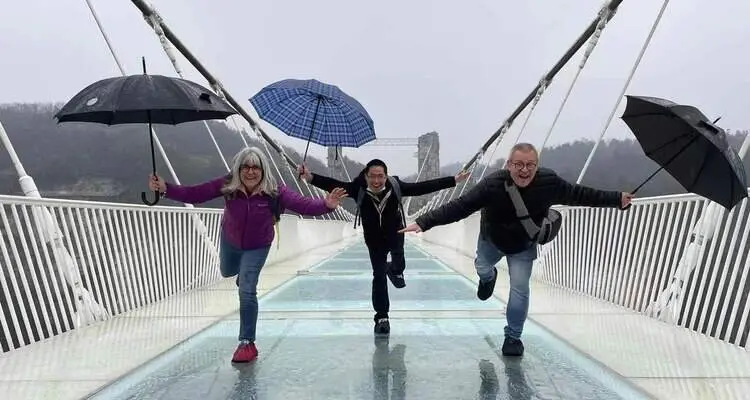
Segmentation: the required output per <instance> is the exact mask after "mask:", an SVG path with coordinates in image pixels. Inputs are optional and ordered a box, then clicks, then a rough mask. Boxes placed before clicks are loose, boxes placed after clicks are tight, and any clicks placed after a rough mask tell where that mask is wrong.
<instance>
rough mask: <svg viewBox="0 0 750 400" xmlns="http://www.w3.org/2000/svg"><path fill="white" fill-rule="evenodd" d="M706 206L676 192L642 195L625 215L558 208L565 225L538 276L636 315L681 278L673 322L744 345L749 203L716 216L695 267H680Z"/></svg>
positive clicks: (749, 304) (749, 309)
mask: <svg viewBox="0 0 750 400" xmlns="http://www.w3.org/2000/svg"><path fill="white" fill-rule="evenodd" d="M709 204H710V203H709V202H708V201H706V200H705V199H704V198H702V197H699V196H696V195H676V196H661V197H653V198H645V199H640V200H638V201H636V202H634V204H633V207H632V208H631V209H630V210H628V211H625V212H623V211H619V210H615V209H607V208H578V207H575V208H574V207H561V208H559V210H560V211H561V212H562V213H563V215H564V222H563V228H562V230H561V233H560V235H559V237H558V238H557V239H555V240H554V241H553V242H552V243H550V244H549V245H548V246H544V248H542V249H541V250H542V255H543V256H542V257H540V263H541V266H542V268H539V269H538V271H537V276H538V279H540V280H542V281H544V282H546V283H550V284H554V285H558V286H562V287H566V288H570V289H573V290H576V291H579V292H583V293H586V294H589V295H591V296H594V297H597V298H600V299H604V300H607V301H609V302H612V303H615V304H618V305H621V306H623V307H626V308H629V309H631V310H634V311H637V312H645V311H646V310H647V308H648V307H649V306H650V305H652V304H653V303H654V302H655V301H656V300H657V298H658V297H659V296H660V294H662V293H663V292H665V291H666V290H667V289H668V288H669V287H670V283H671V282H672V281H673V280H678V281H679V280H682V281H684V283H683V284H681V285H678V286H681V287H682V290H681V291H680V292H681V293H679V296H678V297H677V301H678V304H677V307H676V310H677V313H676V315H675V317H676V318H674V320H672V321H670V322H673V323H675V324H677V325H679V326H682V327H686V328H689V329H692V330H695V331H697V332H700V333H704V334H707V335H709V336H712V337H715V338H718V339H721V340H724V341H727V342H730V343H734V344H737V345H740V346H743V347H745V346H747V343H748V342H747V339H748V332H750V325H748V324H747V321H748V318H749V317H750V301H748V294H750V281H748V271H750V257H748V253H750V241H748V233H749V232H750V223H749V222H750V221H749V220H750V212H748V202H747V200H745V201H743V202H742V203H740V204H738V205H737V206H735V207H734V208H733V209H732V210H731V211H729V212H726V211H725V210H723V209H722V210H721V211H720V212H719V213H718V216H717V218H718V219H719V220H718V223H717V224H716V225H715V229H716V231H714V232H712V233H713V235H712V236H713V237H712V238H711V239H710V240H706V241H704V242H703V243H702V244H701V243H698V254H697V263H696V265H695V268H694V269H681V270H679V271H678V265H679V264H681V263H684V262H685V253H686V252H687V251H688V244H689V243H690V241H691V236H694V235H696V232H695V230H694V229H693V227H694V226H695V225H696V223H697V222H698V219H699V218H700V216H701V215H702V214H703V213H704V212H705V211H706V208H707V206H708V205H709ZM709 236H710V235H709ZM676 294H678V293H672V295H676Z"/></svg>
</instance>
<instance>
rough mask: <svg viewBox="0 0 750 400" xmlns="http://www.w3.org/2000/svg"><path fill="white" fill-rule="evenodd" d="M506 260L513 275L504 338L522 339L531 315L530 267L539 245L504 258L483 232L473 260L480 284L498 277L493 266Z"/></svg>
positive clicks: (533, 244)
mask: <svg viewBox="0 0 750 400" xmlns="http://www.w3.org/2000/svg"><path fill="white" fill-rule="evenodd" d="M503 257H507V258H508V273H509V275H510V295H509V296H508V297H509V298H508V307H507V308H506V310H505V319H506V320H507V325H506V326H505V336H510V337H512V338H514V339H520V338H521V333H522V332H523V324H524V323H525V322H526V316H527V315H528V313H529V280H530V279H531V268H532V266H533V265H534V260H535V259H536V257H537V246H536V244H535V243H529V247H528V248H527V249H526V250H524V251H522V252H520V253H515V254H509V255H505V254H503V253H502V252H501V251H500V250H498V249H497V248H496V247H495V246H494V245H493V244H492V243H490V241H488V240H487V239H485V238H484V236H482V234H481V233H480V234H479V239H478V240H477V256H476V258H475V259H474V268H476V270H477V275H479V280H480V281H481V282H487V281H490V280H492V278H493V277H494V274H495V271H494V269H493V267H494V266H495V264H497V263H498V262H500V260H501V259H502V258H503Z"/></svg>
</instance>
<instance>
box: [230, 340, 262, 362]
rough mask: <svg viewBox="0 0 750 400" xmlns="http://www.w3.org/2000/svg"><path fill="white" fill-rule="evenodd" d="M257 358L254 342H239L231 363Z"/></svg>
mask: <svg viewBox="0 0 750 400" xmlns="http://www.w3.org/2000/svg"><path fill="white" fill-rule="evenodd" d="M256 358H258V348H256V347H255V343H248V344H240V345H239V346H237V350H235V351H234V356H232V362H233V363H246V362H250V361H253V360H255V359H256Z"/></svg>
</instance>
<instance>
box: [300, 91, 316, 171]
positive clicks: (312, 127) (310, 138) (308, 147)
mask: <svg viewBox="0 0 750 400" xmlns="http://www.w3.org/2000/svg"><path fill="white" fill-rule="evenodd" d="M320 99H321V98H320V96H318V102H317V103H316V104H315V113H313V120H312V125H311V126H310V136H308V137H307V146H305V155H304V157H302V163H303V164H304V162H305V160H307V151H308V150H309V149H310V141H311V140H312V136H313V133H314V132H315V120H316V119H318V108H320Z"/></svg>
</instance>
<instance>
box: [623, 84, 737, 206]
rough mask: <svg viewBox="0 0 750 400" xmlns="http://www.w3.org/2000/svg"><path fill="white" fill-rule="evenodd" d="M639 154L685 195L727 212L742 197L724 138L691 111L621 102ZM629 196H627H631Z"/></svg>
mask: <svg viewBox="0 0 750 400" xmlns="http://www.w3.org/2000/svg"><path fill="white" fill-rule="evenodd" d="M622 119H623V121H625V123H626V124H627V125H628V127H629V128H630V130H631V131H632V132H633V134H634V135H635V137H636V139H637V140H638V143H640V145H641V147H642V148H643V151H644V152H645V153H646V156H648V157H649V158H650V159H652V160H654V161H655V162H656V163H658V164H659V165H660V166H661V168H659V170H657V171H656V172H654V173H653V174H652V175H651V176H650V177H649V178H648V179H646V181H644V182H643V183H642V184H641V185H639V186H638V187H637V188H636V190H635V191H637V190H638V189H639V188H640V187H641V186H643V184H645V183H646V182H648V181H649V180H650V179H651V178H653V177H654V176H655V175H656V173H657V172H659V171H660V170H661V169H665V170H666V171H667V172H669V174H670V175H672V177H674V178H675V179H676V180H677V181H678V182H679V183H680V184H681V185H682V186H683V187H684V188H685V189H686V190H688V191H689V192H692V193H695V194H698V195H701V196H703V197H706V198H708V199H709V200H711V201H714V202H716V203H719V204H721V205H722V206H724V207H726V208H727V209H731V208H732V207H734V205H736V204H737V203H738V202H740V201H741V200H742V199H744V198H745V197H747V178H746V176H745V167H744V165H743V164H742V160H741V159H740V157H739V156H738V155H737V152H736V151H735V150H734V149H732V148H731V147H730V146H729V142H728V141H727V136H726V133H725V132H724V130H723V129H721V128H719V127H718V126H716V125H714V123H712V122H710V121H709V120H708V118H707V117H706V116H705V115H704V114H703V113H702V112H700V111H699V110H698V109H697V108H695V107H693V106H688V105H680V104H676V103H674V102H672V101H669V100H665V99H660V98H656V97H640V96H627V107H626V109H625V112H624V113H623V115H622ZM635 191H633V192H635Z"/></svg>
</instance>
